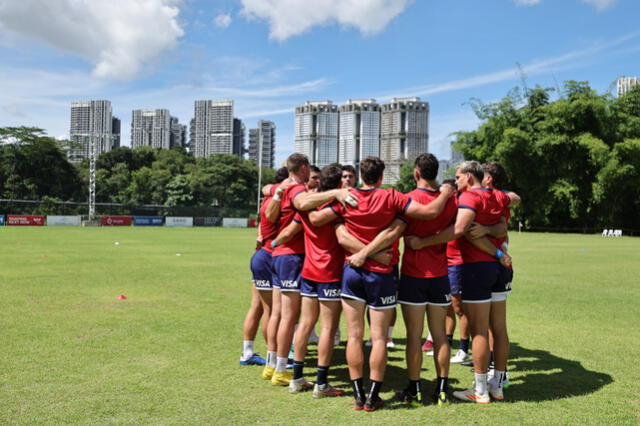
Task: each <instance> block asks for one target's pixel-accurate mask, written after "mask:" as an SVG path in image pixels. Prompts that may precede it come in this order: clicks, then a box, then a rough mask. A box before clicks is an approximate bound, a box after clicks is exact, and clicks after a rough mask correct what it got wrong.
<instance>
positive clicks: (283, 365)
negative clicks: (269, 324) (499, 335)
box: [276, 357, 487, 382]
mask: <svg viewBox="0 0 640 426" xmlns="http://www.w3.org/2000/svg"><path fill="white" fill-rule="evenodd" d="M276 371H287V357H284V358H283V357H278V359H277V361H276ZM486 381H487V380H486V374H485V382H486Z"/></svg>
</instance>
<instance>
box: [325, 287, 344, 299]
mask: <svg viewBox="0 0 640 426" xmlns="http://www.w3.org/2000/svg"><path fill="white" fill-rule="evenodd" d="M322 292H323V293H324V297H340V290H339V289H337V288H329V289H324V290H322Z"/></svg>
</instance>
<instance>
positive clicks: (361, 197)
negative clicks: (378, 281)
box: [331, 188, 411, 274]
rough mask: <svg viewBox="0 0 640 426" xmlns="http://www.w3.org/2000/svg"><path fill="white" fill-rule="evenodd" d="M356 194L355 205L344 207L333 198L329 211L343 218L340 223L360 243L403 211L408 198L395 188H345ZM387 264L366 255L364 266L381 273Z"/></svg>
mask: <svg viewBox="0 0 640 426" xmlns="http://www.w3.org/2000/svg"><path fill="white" fill-rule="evenodd" d="M349 191H350V192H351V193H352V194H355V195H357V196H358V207H357V208H351V207H349V208H347V209H345V208H344V207H342V204H340V203H338V202H337V201H334V202H333V203H332V204H331V208H332V209H333V211H334V212H335V213H336V214H337V215H338V216H340V217H343V218H344V224H345V227H346V228H347V230H348V231H349V233H350V234H351V235H353V236H354V237H356V238H357V239H358V240H360V241H361V242H363V243H364V244H369V243H370V242H371V241H373V239H374V238H375V237H376V235H378V234H379V233H380V232H381V231H382V230H384V229H385V228H386V227H388V226H389V225H391V222H393V220H394V219H395V218H396V217H397V216H398V215H399V214H402V213H404V212H405V211H406V210H407V208H408V207H409V204H411V198H409V196H408V195H406V194H403V193H401V192H398V191H396V190H395V189H388V190H387V189H382V188H371V189H362V188H353V189H350V190H349ZM392 265H393V263H392V264H391V265H383V264H381V263H378V262H376V261H375V260H372V259H367V260H366V262H365V263H364V265H363V266H362V267H363V268H364V269H366V270H368V271H371V272H377V273H381V274H388V273H391V271H393V266H392Z"/></svg>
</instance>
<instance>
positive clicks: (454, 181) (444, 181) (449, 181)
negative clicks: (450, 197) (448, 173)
mask: <svg viewBox="0 0 640 426" xmlns="http://www.w3.org/2000/svg"><path fill="white" fill-rule="evenodd" d="M445 183H448V184H449V185H451V186H453V187H454V188H455V189H458V185H457V184H456V180H455V179H445V180H443V181H442V184H443V185H444V184H445Z"/></svg>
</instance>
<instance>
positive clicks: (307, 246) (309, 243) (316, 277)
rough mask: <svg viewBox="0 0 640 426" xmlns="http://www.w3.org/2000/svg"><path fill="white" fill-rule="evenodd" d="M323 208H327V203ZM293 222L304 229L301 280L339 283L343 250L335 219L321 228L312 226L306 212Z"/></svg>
mask: <svg viewBox="0 0 640 426" xmlns="http://www.w3.org/2000/svg"><path fill="white" fill-rule="evenodd" d="M323 208H329V203H327V204H326V205H325V206H323ZM293 220H295V221H297V222H300V223H302V227H303V228H304V250H305V258H304V265H303V266H302V278H305V279H307V280H311V281H317V282H321V283H332V282H336V281H341V280H342V265H343V264H344V250H343V249H342V246H340V244H339V243H338V238H337V237H336V230H335V222H336V220H337V219H336V220H333V221H331V222H330V223H328V224H326V225H323V226H313V225H312V224H311V222H310V221H309V215H308V214H307V212H302V213H298V214H297V215H296V217H295V218H294V219H293Z"/></svg>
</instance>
